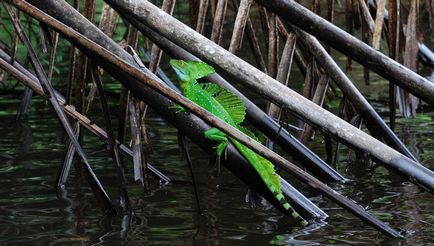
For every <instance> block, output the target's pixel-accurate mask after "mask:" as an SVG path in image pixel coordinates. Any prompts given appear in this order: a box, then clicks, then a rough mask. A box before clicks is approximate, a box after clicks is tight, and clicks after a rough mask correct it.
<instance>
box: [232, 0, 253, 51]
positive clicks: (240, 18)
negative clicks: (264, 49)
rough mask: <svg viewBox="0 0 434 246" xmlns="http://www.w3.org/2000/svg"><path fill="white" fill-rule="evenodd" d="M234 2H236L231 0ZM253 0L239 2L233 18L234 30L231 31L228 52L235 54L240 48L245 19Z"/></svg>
mask: <svg viewBox="0 0 434 246" xmlns="http://www.w3.org/2000/svg"><path fill="white" fill-rule="evenodd" d="M233 1H236V0H233ZM252 1H253V0H241V2H240V6H239V7H238V12H237V17H236V18H235V24H234V30H233V31H232V38H231V43H230V45H229V49H228V50H229V52H231V53H233V54H235V52H236V51H237V50H238V49H239V48H241V42H242V40H243V33H244V28H245V26H246V22H247V19H248V18H249V11H250V5H251V4H252Z"/></svg>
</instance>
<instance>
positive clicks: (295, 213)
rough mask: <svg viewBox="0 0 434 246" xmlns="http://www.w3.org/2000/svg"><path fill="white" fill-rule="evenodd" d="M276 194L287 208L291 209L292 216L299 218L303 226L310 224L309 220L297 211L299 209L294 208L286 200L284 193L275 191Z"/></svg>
mask: <svg viewBox="0 0 434 246" xmlns="http://www.w3.org/2000/svg"><path fill="white" fill-rule="evenodd" d="M274 196H275V197H276V198H277V200H278V201H279V202H280V203H281V204H282V206H283V207H284V208H285V209H286V210H290V211H291V216H292V217H293V218H294V219H296V220H298V221H299V222H300V223H301V224H302V225H303V226H307V225H308V224H309V222H307V220H305V219H304V218H303V217H302V216H301V215H300V214H299V213H297V211H295V210H294V208H292V207H291V205H289V203H288V202H287V201H286V199H285V197H284V196H283V195H282V194H279V193H277V192H274Z"/></svg>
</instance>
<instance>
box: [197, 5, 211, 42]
mask: <svg viewBox="0 0 434 246" xmlns="http://www.w3.org/2000/svg"><path fill="white" fill-rule="evenodd" d="M208 3H209V0H200V3H199V13H198V14H197V24H196V32H198V33H202V34H203V28H204V27H205V20H206V13H207V11H208Z"/></svg>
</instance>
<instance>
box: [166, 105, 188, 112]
mask: <svg viewBox="0 0 434 246" xmlns="http://www.w3.org/2000/svg"><path fill="white" fill-rule="evenodd" d="M169 108H170V109H177V111H176V113H182V112H186V110H185V108H183V107H181V106H180V105H178V104H173V105H171V106H169Z"/></svg>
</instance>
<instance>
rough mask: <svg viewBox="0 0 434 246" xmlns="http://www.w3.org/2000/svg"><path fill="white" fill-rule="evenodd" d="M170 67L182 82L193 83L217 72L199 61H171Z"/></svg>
mask: <svg viewBox="0 0 434 246" xmlns="http://www.w3.org/2000/svg"><path fill="white" fill-rule="evenodd" d="M170 65H171V66H172V68H173V70H175V72H176V75H177V76H178V78H179V80H180V81H182V82H191V81H193V82H194V81H195V80H197V79H200V78H203V77H206V76H208V75H210V74H212V73H215V70H214V68H213V67H211V66H210V65H208V64H206V63H204V62H198V61H183V60H174V59H172V60H170Z"/></svg>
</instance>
